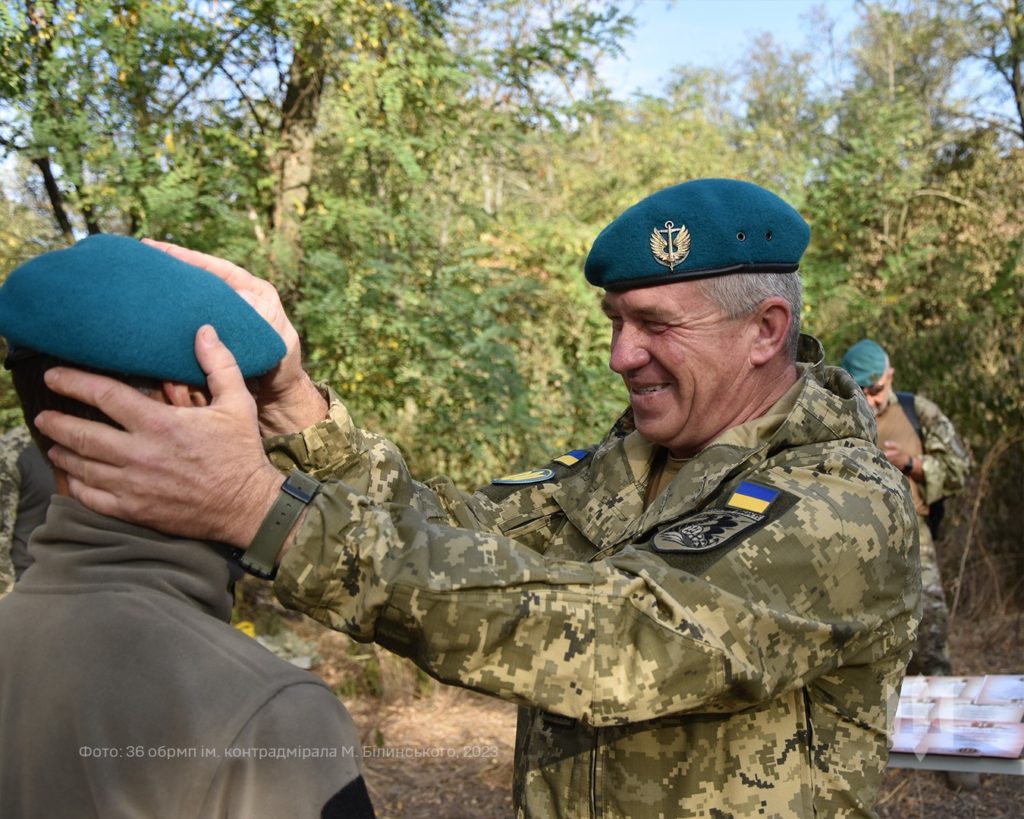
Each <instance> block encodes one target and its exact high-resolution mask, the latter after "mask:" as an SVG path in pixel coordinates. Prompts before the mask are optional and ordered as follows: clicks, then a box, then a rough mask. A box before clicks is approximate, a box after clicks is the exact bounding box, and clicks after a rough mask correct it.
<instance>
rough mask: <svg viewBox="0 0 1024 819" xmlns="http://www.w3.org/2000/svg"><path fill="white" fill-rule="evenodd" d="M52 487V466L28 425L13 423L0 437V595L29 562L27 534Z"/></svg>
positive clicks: (41, 514)
mask: <svg viewBox="0 0 1024 819" xmlns="http://www.w3.org/2000/svg"><path fill="white" fill-rule="evenodd" d="M55 491H56V486H55V485H54V483H53V470H51V469H50V465H49V464H48V463H47V462H46V459H45V458H44V457H43V454H42V453H41V452H40V451H39V447H37V446H36V445H35V443H34V442H33V440H32V436H31V434H30V433H29V431H28V427H26V426H25V425H21V426H17V427H15V428H14V429H12V430H10V431H9V432H7V433H6V434H5V435H4V436H3V437H0V597H3V596H4V595H5V594H6V593H7V592H9V591H10V590H11V588H12V587H13V586H14V583H15V581H17V580H18V578H20V577H21V575H22V574H24V572H25V569H27V568H28V567H29V564H30V563H31V562H32V558H31V557H30V556H29V554H28V538H29V535H31V534H32V531H33V530H34V529H35V528H36V527H37V526H39V525H40V524H41V523H42V522H43V521H44V520H46V509H47V507H49V505H50V496H51V495H53V493H54V492H55Z"/></svg>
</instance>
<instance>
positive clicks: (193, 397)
mask: <svg viewBox="0 0 1024 819" xmlns="http://www.w3.org/2000/svg"><path fill="white" fill-rule="evenodd" d="M163 391H164V397H165V398H166V399H167V403H168V404H170V405H171V406H172V407H205V406H207V405H208V404H209V403H210V402H209V401H208V400H207V398H206V393H205V392H203V390H202V389H201V388H200V387H193V386H190V385H188V384H182V383H181V382H179V381H164V382H163Z"/></svg>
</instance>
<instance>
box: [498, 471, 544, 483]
mask: <svg viewBox="0 0 1024 819" xmlns="http://www.w3.org/2000/svg"><path fill="white" fill-rule="evenodd" d="M553 477H555V470H553V469H529V470H527V471H526V472H516V473H515V474H514V475H504V476H502V477H500V478H495V479H494V480H493V481H491V483H493V484H494V485H496V486H513V485H515V484H520V483H543V482H544V481H550V480H551V479H552V478H553Z"/></svg>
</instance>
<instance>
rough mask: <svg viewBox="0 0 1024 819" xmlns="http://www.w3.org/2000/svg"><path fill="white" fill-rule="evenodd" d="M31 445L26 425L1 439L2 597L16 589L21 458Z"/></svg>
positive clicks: (0, 524) (0, 575) (0, 555)
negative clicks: (15, 545)
mask: <svg viewBox="0 0 1024 819" xmlns="http://www.w3.org/2000/svg"><path fill="white" fill-rule="evenodd" d="M31 441H32V436H31V435H30V434H29V431H28V427H26V426H24V425H22V426H17V427H15V428H14V429H12V430H10V431H9V432H6V433H5V434H4V435H3V436H0V597H3V596H4V595H5V594H7V592H9V591H10V590H11V589H12V588H13V587H14V563H13V561H12V560H11V546H12V545H13V543H14V524H15V522H16V521H17V519H18V499H19V495H20V492H21V475H20V473H19V472H18V457H19V456H20V455H21V453H22V451H23V450H24V449H25V447H27V446H28V445H29V443H31Z"/></svg>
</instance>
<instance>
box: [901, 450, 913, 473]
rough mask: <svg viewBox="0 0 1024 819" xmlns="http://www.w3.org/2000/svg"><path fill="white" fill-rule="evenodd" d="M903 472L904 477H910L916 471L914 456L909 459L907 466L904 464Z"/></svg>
mask: <svg viewBox="0 0 1024 819" xmlns="http://www.w3.org/2000/svg"><path fill="white" fill-rule="evenodd" d="M901 471H902V472H903V474H904V475H909V474H910V473H911V472H913V471H914V456H913V455H911V456H910V457H909V458H907V462H906V463H905V464H903V467H902V468H901Z"/></svg>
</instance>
